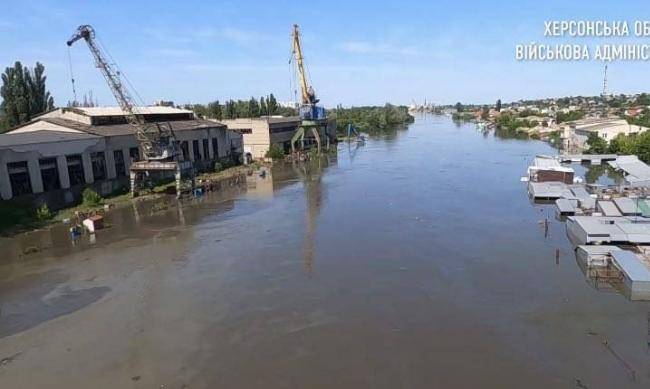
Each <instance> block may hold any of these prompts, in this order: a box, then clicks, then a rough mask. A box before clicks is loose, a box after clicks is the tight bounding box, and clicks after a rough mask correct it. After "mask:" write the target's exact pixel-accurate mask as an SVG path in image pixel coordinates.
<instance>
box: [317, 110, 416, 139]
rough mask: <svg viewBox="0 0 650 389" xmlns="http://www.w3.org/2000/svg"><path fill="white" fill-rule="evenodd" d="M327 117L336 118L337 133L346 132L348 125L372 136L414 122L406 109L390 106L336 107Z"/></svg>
mask: <svg viewBox="0 0 650 389" xmlns="http://www.w3.org/2000/svg"><path fill="white" fill-rule="evenodd" d="M329 116H330V117H334V118H336V124H337V127H338V128H337V131H338V132H339V133H345V132H346V129H347V125H348V123H350V124H352V125H353V126H354V127H355V128H356V129H357V130H359V131H363V132H366V133H370V134H373V133H381V132H385V131H390V130H394V129H395V128H396V127H397V126H399V125H403V124H407V123H412V122H413V120H414V118H413V116H411V115H410V114H409V112H408V107H405V106H401V105H399V106H398V105H392V104H386V105H384V106H383V107H352V108H343V107H341V106H338V107H337V108H336V109H334V110H332V111H330V112H329Z"/></svg>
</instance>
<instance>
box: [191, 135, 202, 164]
mask: <svg viewBox="0 0 650 389" xmlns="http://www.w3.org/2000/svg"><path fill="white" fill-rule="evenodd" d="M192 151H194V160H195V161H200V160H201V153H200V152H199V141H198V140H196V139H195V140H193V141H192Z"/></svg>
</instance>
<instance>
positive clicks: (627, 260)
mask: <svg viewBox="0 0 650 389" xmlns="http://www.w3.org/2000/svg"><path fill="white" fill-rule="evenodd" d="M611 257H612V264H613V265H614V266H616V268H618V269H619V270H620V272H621V275H622V278H623V282H624V284H625V289H626V293H627V294H628V296H627V297H628V298H629V299H630V300H650V269H648V265H647V264H646V262H645V261H644V259H643V258H642V257H641V256H639V255H637V254H635V253H633V252H631V251H627V250H614V251H612V252H611Z"/></svg>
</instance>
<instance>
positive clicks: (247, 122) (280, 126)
mask: <svg viewBox="0 0 650 389" xmlns="http://www.w3.org/2000/svg"><path fill="white" fill-rule="evenodd" d="M220 123H223V124H225V125H226V126H227V127H228V129H229V130H231V131H237V132H239V133H240V134H242V142H243V153H244V156H247V157H248V158H249V159H255V160H259V159H264V158H266V156H267V155H266V154H267V153H268V151H269V150H270V149H271V147H277V148H278V149H280V150H282V151H284V152H289V151H291V138H292V137H293V136H294V134H295V133H296V130H297V129H298V127H299V126H300V123H301V121H300V118H299V117H297V116H293V117H275V116H262V117H259V118H240V119H224V120H221V121H220Z"/></svg>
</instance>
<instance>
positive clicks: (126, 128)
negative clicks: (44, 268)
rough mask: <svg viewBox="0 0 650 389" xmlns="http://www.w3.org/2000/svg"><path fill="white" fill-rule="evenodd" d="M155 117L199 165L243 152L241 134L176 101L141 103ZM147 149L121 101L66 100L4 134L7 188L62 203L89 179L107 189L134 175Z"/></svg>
mask: <svg viewBox="0 0 650 389" xmlns="http://www.w3.org/2000/svg"><path fill="white" fill-rule="evenodd" d="M138 110H139V112H141V113H142V114H143V116H144V119H145V120H146V121H148V122H165V123H169V124H170V126H171V128H172V130H173V131H174V134H175V136H176V139H177V140H178V141H179V142H180V148H181V150H182V154H183V155H182V159H184V160H191V161H194V164H195V167H196V168H197V169H199V170H201V169H207V168H208V167H211V166H212V165H213V164H214V161H216V160H218V159H221V158H227V157H230V156H232V155H233V154H237V153H241V149H240V148H239V147H241V135H240V134H238V133H234V132H231V131H228V130H227V128H226V126H225V125H223V124H221V123H216V122H213V121H207V120H199V119H196V118H195V116H194V114H193V113H192V112H191V111H187V110H182V109H177V108H173V107H140V108H139V109H138ZM140 155H141V151H140V149H139V147H138V143H137V141H136V139H135V135H134V130H133V128H132V126H131V125H130V124H128V123H127V121H126V117H125V116H124V115H123V113H122V111H121V109H120V108H119V107H91V108H59V109H56V110H53V111H51V112H48V113H45V114H43V115H41V116H38V117H36V118H35V119H33V120H32V121H30V122H28V123H26V124H24V125H22V126H20V127H18V128H15V129H13V130H11V131H9V132H7V133H5V134H0V195H1V197H2V199H4V200H8V199H11V198H14V197H17V196H27V195H32V196H34V197H36V200H39V201H40V202H42V201H47V202H48V203H49V204H50V205H51V206H53V207H58V206H61V205H63V204H66V203H71V202H73V201H74V199H75V197H76V196H77V195H78V194H79V193H80V192H81V191H82V190H83V188H85V187H86V186H88V185H92V186H93V188H94V189H95V190H96V191H98V193H100V194H108V193H110V192H112V191H114V190H115V189H117V188H120V187H122V186H123V185H125V183H127V182H128V174H129V166H130V164H131V162H132V161H134V160H138V159H139V158H140Z"/></svg>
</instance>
